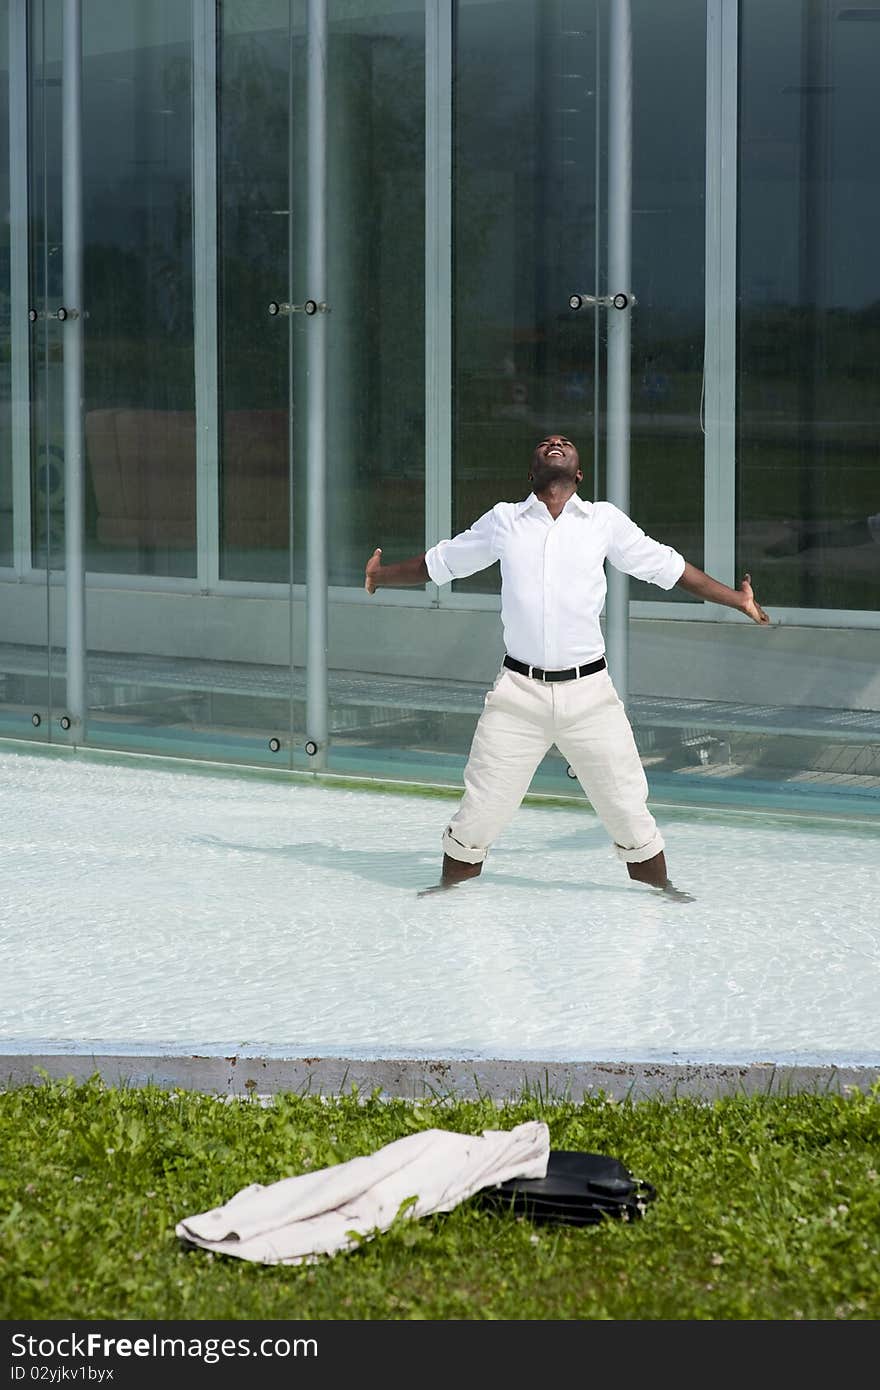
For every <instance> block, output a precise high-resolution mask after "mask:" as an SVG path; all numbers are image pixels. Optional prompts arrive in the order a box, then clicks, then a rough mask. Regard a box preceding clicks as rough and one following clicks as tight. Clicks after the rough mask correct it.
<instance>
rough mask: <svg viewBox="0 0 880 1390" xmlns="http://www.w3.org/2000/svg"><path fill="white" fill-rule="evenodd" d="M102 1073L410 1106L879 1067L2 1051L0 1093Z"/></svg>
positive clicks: (734, 1090) (840, 1081)
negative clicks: (376, 1096)
mask: <svg viewBox="0 0 880 1390" xmlns="http://www.w3.org/2000/svg"><path fill="white" fill-rule="evenodd" d="M95 1077H99V1078H100V1079H101V1080H102V1081H103V1082H104V1084H105V1085H108V1086H112V1087H141V1086H148V1085H152V1086H157V1087H159V1088H160V1089H164V1090H185V1091H204V1092H208V1093H212V1094H216V1095H221V1096H230V1097H232V1096H257V1095H258V1096H265V1095H272V1094H274V1093H276V1092H282V1091H284V1092H299V1093H302V1094H313V1095H324V1096H334V1095H336V1096H338V1095H342V1094H344V1093H345V1094H350V1093H351V1092H352V1089H354V1090H356V1091H357V1092H359V1093H360V1092H362V1093H365V1094H368V1095H369V1094H372V1093H374V1092H375V1091H379V1092H380V1093H381V1094H382V1096H384V1097H388V1098H397V1099H406V1100H416V1101H417V1100H422V1101H427V1100H443V1099H447V1098H448V1099H456V1100H458V1099H479V1098H488V1099H492V1100H494V1101H499V1102H503V1101H511V1100H515V1099H517V1098H519V1097H521V1096H522V1095H523V1094H530V1095H534V1096H539V1097H541V1098H543V1099H545V1100H547V1101H554V1100H570V1101H573V1102H575V1103H577V1102H579V1101H581V1100H584V1099H588V1098H590V1097H591V1096H596V1095H599V1094H602V1095H604V1096H606V1097H608V1098H611V1099H613V1100H615V1101H623V1100H627V1099H629V1100H632V1101H638V1100H646V1099H649V1098H657V1097H662V1098H665V1099H674V1098H682V1099H684V1098H689V1099H700V1100H707V1101H708V1100H714V1099H717V1098H720V1097H722V1096H733V1095H758V1094H772V1095H786V1094H795V1093H804V1092H815V1093H820V1094H824V1093H827V1092H832V1093H836V1094H840V1093H845V1092H847V1091H848V1090H853V1089H858V1090H860V1091H868V1090H869V1089H870V1088H871V1087H872V1086H873V1085H874V1084H875V1083H876V1082H878V1081H880V1062H878V1063H874V1064H865V1065H862V1064H859V1065H849V1064H837V1063H833V1062H829V1063H827V1064H822V1063H806V1064H804V1063H783V1062H770V1061H768V1062H743V1063H723V1062H700V1061H691V1062H686V1061H682V1062H666V1061H644V1062H633V1061H630V1062H615V1061H604V1062H603V1061H592V1062H558V1061H553V1062H549V1061H548V1062H540V1061H516V1060H503V1059H498V1060H492V1059H479V1060H470V1059H446V1058H437V1059H433V1060H430V1059H424V1058H423V1059H414V1058H398V1059H387V1058H377V1059H374V1060H358V1059H354V1058H346V1057H292V1058H271V1057H239V1056H230V1057H216V1056H199V1055H193V1056H174V1055H151V1056H146V1055H144V1056H141V1055H121V1054H110V1053H107V1054H95V1053H73V1052H65V1053H43V1054H40V1053H22V1054H20V1055H14V1054H7V1055H0V1087H2V1088H4V1089H12V1088H13V1087H20V1086H27V1085H33V1084H35V1083H41V1082H45V1081H67V1080H71V1081H73V1082H74V1083H76V1084H80V1083H83V1082H86V1081H88V1080H90V1079H92V1078H95Z"/></svg>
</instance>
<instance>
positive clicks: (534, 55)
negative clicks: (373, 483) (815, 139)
mask: <svg viewBox="0 0 880 1390" xmlns="http://www.w3.org/2000/svg"><path fill="white" fill-rule="evenodd" d="M598 9H599V7H598V6H596V5H592V4H586V5H583V4H577V5H576V4H558V3H554V4H552V5H546V4H542V3H539V0H500V2H499V3H485V0H462V3H461V4H460V5H459V8H458V22H457V25H456V46H455V131H454V199H455V201H454V239H455V256H454V261H453V264H454V305H455V309H454V313H455V318H454V412H455V414H454V435H453V438H454V455H453V458H454V473H453V533H456V532H458V531H463V530H465V529H466V528H467V527H468V526H470V524H471V523H472V522H473V521H474V520H475V519H476V518H477V517H478V516H480V515H482V513H483V512H486V511H488V510H489V508H491V507H492V506H493V505H494V504H495V503H496V502H498V501H503V500H507V501H516V500H518V499H520V498H522V497H526V496H527V495H528V493H529V484H528V481H527V478H528V472H529V464H530V461H531V457H532V452H533V450H534V446H535V444H536V443H537V442H538V440H540V439H541V438H543V436H544V435H545V434H546V433H547V431H548V430H558V431H561V432H562V433H564V434H566V435H567V436H568V437H569V438H570V439H571V440H573V442H574V443H575V444H576V445H577V447H578V451H579V454H580V461H581V466H582V468H583V472H584V481H583V483H582V485H581V492H582V495H583V496H585V497H593V496H594V495H595V493H594V485H595V479H594V443H595V437H596V430H597V402H598V397H597V394H596V387H597V381H596V359H595V350H596V343H595V338H596V331H597V327H598V331H599V333H600V334H604V324H603V323H602V322H601V320H600V322H599V324H598V326H597V324H596V321H595V317H594V311H593V310H582V311H580V312H579V313H575V312H573V311H572V310H570V309H569V308H568V299H569V296H570V295H571V294H573V293H579V292H588V293H591V294H592V293H595V292H596V291H595V288H594V287H595V284H596V280H597V270H596V267H597V256H599V254H600V252H601V247H599V248H597V209H598V201H599V200H598V199H597V192H596V181H597V158H596V134H597V110H598V108H599V106H600V104H601V101H602V92H601V81H600V77H599V71H598V63H599V52H600V38H599V21H598ZM598 235H599V237H600V240H601V237H602V235H603V232H602V230H601V220H600V230H599V233H598ZM600 312H602V313H604V311H600ZM453 587H454V588H455V589H456V590H458V591H465V592H467V591H471V592H479V593H494V592H497V591H498V590H499V588H500V573H499V569H498V566H497V564H496V565H493V566H492V567H491V568H490V569H488V570H484V571H482V572H481V573H480V574H475V575H473V576H471V578H470V579H465V580H461V581H456V583H455V584H454V586H453Z"/></svg>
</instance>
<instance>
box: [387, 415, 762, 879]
mask: <svg viewBox="0 0 880 1390" xmlns="http://www.w3.org/2000/svg"><path fill="white" fill-rule="evenodd" d="M582 479H583V473H582V472H581V469H580V463H579V460H578V452H577V449H576V448H575V446H574V445H573V444H572V442H571V440H570V439H566V438H565V437H564V436H563V435H560V434H550V435H548V436H547V438H546V439H543V440H542V441H541V443H540V444H539V445H538V446H537V448H536V449H535V452H534V456H533V458H532V471H531V472H530V473H529V482H530V483H531V484H532V491H531V493H530V494H529V496H528V497H527V498H526V499H525V501H524V502H498V503H496V505H495V506H494V507H493V508H492V510H491V511H489V512H486V513H485V515H484V516H481V517H480V518H479V520H478V521H475V522H474V524H473V526H471V527H470V529H469V530H467V531H463V532H461V533H460V534H459V535H457V536H454V537H453V538H452V540H446V541H440V542H439V544H438V545H435V546H433V547H432V549H431V550H429V551H427V552H426V553H425V554H423V555H417V556H414V557H413V558H412V559H409V560H403V561H401V562H400V563H399V564H394V565H383V564H382V551H381V550H375V551H374V552H373V554H372V556H371V557H370V559H369V561H368V562H367V566H366V577H365V581H364V587H365V588H366V590H367V592H368V593H370V594H372V593H375V591H376V589H377V588H379V587H380V586H383V585H389V586H396V585H408V584H425V583H427V581H428V580H429V579H432V580H433V581H434V583H435V584H446V583H449V581H450V580H452V579H464V578H466V576H467V575H469V574H475V573H476V572H477V571H478V570H481V569H485V568H486V567H487V566H488V565H491V564H492V563H493V562H494V561H495V560H500V561H501V621H502V625H503V628H504V644H505V648H506V651H507V655H506V656H505V658H504V662H503V665H502V668H501V671H500V672H499V674H498V677H497V679H496V681H495V684H494V686H493V687H492V689H491V690H490V691H489V693H488V695H487V696H486V700H485V705H484V708H483V712H482V714H481V715H480V718H479V721H478V723H477V727H476V730H475V733H474V738H473V742H472V744H471V751H470V756H469V758H468V762H467V766H466V768H465V771H464V786H465V791H464V796H463V797H462V800H461V802H460V804H459V807H458V810H457V811H456V813H455V815H454V816H453V817H452V820H451V821H450V823H449V825H448V826H447V828H446V831H445V834H444V836H443V867H442V871H441V878H440V882H439V883H438V884H437V885H436V887H437V888H452V887H454V886H455V885H456V884H459V883H461V882H463V881H464V880H465V879H468V878H474V877H476V875H477V874H479V873H480V870H481V869H482V867H483V862H484V860H485V858H486V855H487V853H488V850H489V846H490V845H491V844H492V843H493V841H494V840H495V839H496V838H497V837H498V835H499V834H500V832H501V831H502V830H503V828H504V826H505V825H506V824H507V823H508V821H509V820H510V819H511V817H512V816H513V814H514V812H515V811H516V809H517V807H518V806H519V804H520V802H521V801H522V799H523V797H524V796H525V793H526V791H527V790H528V787H529V784H530V782H531V780H532V776H533V774H534V772H535V770H536V768H537V767H538V764H539V763H540V762H541V760H542V758H543V757H544V755H545V753H546V752H547V750H548V749H549V748H550V747H551V746H552V745H553V744H555V745H556V747H557V748H558V749H559V751H560V752H561V753H562V754H563V756H564V757H565V758H566V759H567V760H568V762H569V764H570V766H571V768H572V770H573V771H574V773H575V774H576V776H577V778H578V781H579V782H580V784H581V786H582V787H583V789H584V791H585V792H586V795H587V797H588V799H589V801H590V803H591V804H592V806H593V809H594V810H595V811H596V814H597V815H598V816H599V817H600V819H601V820H602V823H603V825H604V826H605V828H606V830H607V831H608V833H609V835H610V836H611V839H612V840H613V842H614V846H615V849H616V851H617V854H618V856H619V858H620V859H622V860H623V862H624V863H625V864H626V867H627V871H628V873H629V876H630V878H632V879H635V880H636V881H637V882H639V883H645V884H648V885H649V886H650V887H652V888H657V889H660V890H661V891H662V892H663V893H665V894H667V895H668V896H669V897H671V898H674V899H677V900H679V901H687V902H690V901H693V899H692V898H691V896H690V895H689V894H687V893H682V892H680V891H679V890H678V889H677V888H676V887H675V886H674V885H673V884H672V883H671V882H670V879H669V875H668V873H667V870H666V858H665V855H664V842H663V839H662V837H661V835H660V832H659V831H658V829H657V825H656V823H655V821H654V818H653V816H652V815H651V813H650V811H649V810H648V807H647V797H648V784H647V781H646V779H645V773H644V769H643V768H642V763H641V759H640V758H639V755H638V751H637V749H636V744H635V739H634V737H633V732H632V729H631V727H630V723H629V720H628V719H627V717H626V714H625V712H624V707H623V704H622V702H621V700H620V699H619V698H618V696H617V692H616V691H615V689H614V686H613V685H612V683H611V680H610V678H609V676H608V671H607V669H606V664H605V657H604V643H603V640H602V630H601V627H600V625H599V615H600V613H601V611H602V607H603V605H604V602H605V592H606V583H605V571H604V561H605V559H606V557H607V558H608V559H609V560H610V561H611V563H612V564H613V565H614V566H615V567H616V568H617V569H620V570H623V571H624V573H626V574H631V575H634V576H635V578H637V579H645V580H648V581H650V582H651V583H653V584H657V585H659V587H660V588H661V589H671V588H673V586H674V585H676V584H678V585H679V586H680V588H682V589H686V590H687V592H688V593H690V594H694V595H696V597H697V598H701V599H707V600H709V601H710V602H712V603H721V604H724V605H726V606H727V607H728V608H736V609H738V610H739V611H740V612H741V613H744V614H745V615H746V617H748V618H751V619H752V621H753V622H756V623H768V622H769V621H770V619H769V618H768V617H767V614H766V613H765V612H764V610H763V609H762V608H761V607H760V606H759V605H758V603H757V602H756V601H755V596H754V594H753V592H752V585H751V577H750V576H749V575H748V574H747V575H746V576H745V578H744V579H743V581H742V583H741V584H740V586H739V588H738V589H731V588H729V587H728V586H727V585H726V584H721V583H719V581H718V580H717V579H712V578H711V577H710V576H709V575H708V574H705V573H704V572H703V571H702V570H700V569H697V568H696V566H694V565H691V564H689V563H688V561H686V560H685V559H684V557H683V556H682V555H679V554H678V552H677V551H675V550H673V549H672V548H671V547H670V546H666V545H660V544H659V543H658V542H657V541H655V540H652V539H651V538H650V537H649V536H646V535H645V533H644V532H643V531H641V530H640V529H639V527H638V526H636V524H635V522H633V521H631V520H630V518H629V517H628V516H626V514H625V513H624V512H622V511H620V510H619V508H617V507H614V506H612V505H611V503H610V502H595V503H593V502H585V501H583V500H582V499H581V498H580V497H578V495H577V487H578V484H579V483H580V482H581V480H582ZM428 891H435V890H428Z"/></svg>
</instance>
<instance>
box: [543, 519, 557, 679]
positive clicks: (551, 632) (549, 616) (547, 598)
mask: <svg viewBox="0 0 880 1390" xmlns="http://www.w3.org/2000/svg"><path fill="white" fill-rule="evenodd" d="M555 538H556V532H555V530H554V528H553V526H548V528H547V538H546V540H545V542H544V585H543V593H542V596H541V597H542V602H543V605H544V614H543V617H544V624H543V625H544V656H543V661H544V666H545V668H546V669H552V666H553V659H552V655H551V653H552V650H553V647H554V646H555V639H556V632H555V627H554V622H553V589H554V584H555V578H556V544H555Z"/></svg>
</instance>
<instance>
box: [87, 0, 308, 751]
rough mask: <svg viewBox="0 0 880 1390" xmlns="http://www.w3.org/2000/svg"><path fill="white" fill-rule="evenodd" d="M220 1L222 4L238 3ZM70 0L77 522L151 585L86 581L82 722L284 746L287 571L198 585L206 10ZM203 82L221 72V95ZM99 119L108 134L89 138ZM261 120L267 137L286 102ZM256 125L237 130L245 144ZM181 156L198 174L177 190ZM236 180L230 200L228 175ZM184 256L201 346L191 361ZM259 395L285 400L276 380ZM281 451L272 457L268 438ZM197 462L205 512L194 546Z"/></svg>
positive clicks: (163, 738) (236, 303) (209, 404)
mask: <svg viewBox="0 0 880 1390" xmlns="http://www.w3.org/2000/svg"><path fill="white" fill-rule="evenodd" d="M233 8H234V9H235V12H236V14H237V15H238V16H239V18H241V17H242V16H241V10H240V7H233ZM251 8H253V7H248V10H249V11H250V9H251ZM274 8H275V11H276V12H280V17H279V18H278V23H277V30H276V32H274V33H273V34H272V35H271V37H272V51H273V52H276V51H277V52H278V53H280V55H281V56H280V62H281V64H282V76H283V90H284V92H285V93H286V90H287V71H286V55H287V52H288V48H289V44H288V31H287V23H288V14H287V11H288V6H287V3H286V0H285V3H283V4H279V5H276V6H275V7H274ZM85 9H86V22H85V24H84V33H83V45H84V52H85V57H84V64H83V68H84V77H85V111H86V115H85V127H86V133H85V141H84V143H85V148H86V151H87V153H86V167H85V171H84V175H85V190H86V197H85V220H86V238H85V245H86V285H87V295H90V296H91V298H89V299H88V303H89V309H90V319H89V324H88V332H87V335H86V387H87V393H88V395H89V400H88V402H87V413H86V417H85V429H86V443H87V447H88V456H89V464H90V473H91V480H92V483H93V493H92V495H91V498H90V502H91V505H92V508H93V511H92V513H91V515H92V517H93V518H94V519H95V523H96V524H95V525H94V527H93V529H92V531H91V536H92V541H93V545H92V557H93V559H94V561H95V564H94V566H93V568H103V569H113V570H115V571H116V572H119V571H123V572H125V573H126V574H128V573H131V574H132V575H134V576H146V575H150V576H156V577H157V579H158V582H155V587H154V586H153V584H152V583H145V582H144V580H143V578H141V580H140V582H138V581H137V579H133V580H129V581H128V582H126V580H125V579H123V580H121V581H120V582H119V584H118V585H116V586H113V587H111V586H109V585H108V584H106V583H105V584H103V585H99V584H97V583H93V584H92V585H91V587H90V591H89V626H88V635H89V647H90V660H89V686H90V702H91V710H90V720H89V741H90V742H91V743H95V744H99V745H102V746H112V747H120V746H121V747H124V748H135V749H137V748H144V749H148V750H149V751H152V752H167V753H173V754H179V755H181V756H185V757H196V758H207V759H211V760H218V761H224V762H246V763H254V764H268V765H275V764H277V765H284V766H288V765H289V763H288V760H287V759H286V758H285V756H284V755H283V754H282V753H281V745H282V740H283V739H284V738H285V736H286V734H287V733H288V729H289V723H290V604H289V589H288V588H287V587H286V586H284V587H282V588H281V590H280V592H279V595H278V598H277V599H264V600H261V601H260V604H259V620H258V621H256V622H255V621H254V612H255V607H254V601H253V600H252V599H250V600H249V599H241V600H238V599H236V598H235V597H233V596H226V595H218V594H217V593H216V591H215V590H216V585H215V584H214V583H213V581H214V578H215V573H214V569H215V567H216V556H217V537H216V532H215V531H214V529H213V527H211V524H210V517H211V515H212V499H213V489H214V486H215V482H216V476H215V475H214V472H213V470H214V469H215V468H216V459H215V458H214V457H212V456H211V455H210V451H209V450H208V448H207V447H206V448H205V454H206V458H205V460H204V462H205V468H204V473H203V475H197V457H196V453H197V429H196V413H195V411H196V379H197V377H196V373H197V371H198V373H199V379H200V380H201V382H202V389H203V396H202V401H203V407H202V408H203V410H204V414H203V416H202V418H200V420H199V429H200V432H201V433H200V435H199V438H201V439H202V440H205V439H206V438H207V439H210V438H211V437H212V425H213V423H214V422H213V421H212V420H211V419H210V415H209V412H210V411H212V409H213V399H214V397H213V387H214V382H213V380H212V373H213V361H214V358H213V350H214V346H215V344H214V342H213V341H212V340H211V336H210V335H211V324H212V311H213V308H214V307H215V306H214V304H213V302H212V300H213V296H214V292H215V290H214V279H213V276H214V266H215V254H216V245H215V244H214V242H213V235H214V232H213V216H212V213H213V168H212V164H211V150H210V147H209V146H208V145H207V144H199V146H197V147H196V146H194V143H193V131H194V130H196V131H197V132H198V133H199V134H198V139H199V140H202V139H203V137H204V135H205V134H206V133H207V132H208V131H209V129H210V123H211V121H212V120H213V119H214V117H215V113H216V110H217V98H218V93H217V91H216V90H215V88H214V85H213V77H212V75H211V72H210V69H211V68H212V67H213V60H212V50H214V49H215V48H216V50H217V56H218V64H219V67H220V70H221V71H222V64H223V61H224V56H225V44H224V39H225V35H220V42H219V44H218V43H216V42H215V35H214V32H213V28H210V29H209V30H208V31H206V28H205V26H206V25H210V26H212V25H213V19H214V10H213V7H212V6H209V5H204V4H199V5H198V6H195V5H193V4H184V5H182V4H180V3H179V0H161V3H156V4H151V5H149V6H145V5H143V4H140V3H138V0H125V3H124V4H120V3H118V0H112V3H111V0H107V3H97V2H96V0H95V2H94V3H90V4H89V5H88V6H87V7H85ZM217 13H219V9H218V11H217ZM258 18H259V16H258ZM196 43H197V44H198V48H197V49H196V48H195V47H194V45H195V44H196ZM223 96H224V91H223V89H222V86H221V90H220V106H221V109H222V99H223ZM252 96H253V100H254V109H253V111H252V113H251V116H250V119H251V122H252V124H251V125H250V126H248V127H247V131H246V133H248V132H249V133H250V134H251V135H253V130H254V125H253V122H254V121H258V120H261V119H262V118H263V116H266V117H267V118H268V119H271V115H272V108H271V105H270V106H269V108H268V110H266V108H265V107H264V103H263V100H262V94H261V93H259V92H258V93H256V94H253V93H252ZM285 114H286V108H285ZM104 128H106V129H108V130H109V131H110V134H109V135H108V136H107V137H106V139H105V140H104V142H103V144H102V143H101V140H100V132H101V130H102V129H104ZM264 134H265V132H264ZM275 134H276V135H277V137H278V140H280V141H281V143H282V145H283V147H284V148H286V140H287V128H286V122H282V124H281V126H280V127H279V128H278V129H277V130H276V131H275ZM263 142H264V139H263V137H261V139H260V141H256V139H255V145H256V144H262V143H263ZM267 143H271V142H267ZM197 175H198V178H199V180H200V182H199V185H198V186H200V187H202V188H203V189H204V190H206V192H205V195H204V200H203V201H202V202H201V203H200V205H199V206H195V207H194V196H193V195H194V188H195V187H196V186H197V184H196V179H197ZM114 181H115V182H114ZM238 192H240V193H241V194H242V198H243V206H244V205H245V204H246V202H247V198H246V190H245V189H239V190H238ZM111 202H115V203H116V206H115V208H113V209H112V210H111V209H110V208H109V206H108V204H109V203H111ZM196 266H198V268H199V270H198V285H200V286H201V290H200V293H201V299H200V300H199V301H198V303H199V306H200V308H199V312H200V313H201V314H202V319H201V338H200V343H201V345H202V350H203V351H204V353H205V357H204V359H201V360H200V361H199V362H198V363H197V362H196V361H195V355H194V324H195V314H196V308H197V305H196V299H195V297H194V296H195V291H196V283H197V280H196V274H195V268H196ZM265 298H266V296H264V295H262V294H261V295H260V296H259V301H257V302H252V303H249V302H248V301H247V299H246V297H245V296H244V294H243V293H239V294H237V296H236V297H234V299H233V301H232V303H231V305H230V306H229V308H228V311H227V312H228V314H229V315H230V316H234V318H239V317H240V318H241V319H242V320H245V318H246V317H249V318H250V319H251V321H255V322H257V323H259V324H260V327H261V328H262V326H263V324H264V323H265V322H266V321H267V319H266V313H265V303H264V302H263V301H264V299H265ZM96 319H97V320H98V322H97V323H96V322H95V320H96ZM275 350H276V353H277V360H278V364H279V366H278V370H277V371H276V376H280V377H281V378H282V379H283V380H286V362H287V346H286V340H284V339H282V340H281V343H280V346H279V344H278V340H277V339H276V345H275ZM277 405H278V408H279V409H280V410H281V411H282V412H283V414H284V418H285V419H286V397H285V398H284V399H282V400H281V401H280V402H278V403H277ZM253 418H254V417H253V415H252V416H250V417H249V420H250V422H251V423H252V421H253ZM239 424H241V421H239ZM240 433H241V431H240ZM282 439H284V440H286V430H285V431H282ZM260 443H261V436H260V434H259V432H258V431H252V432H251V433H250V434H249V435H248V437H246V438H240V439H239V445H238V447H239V448H240V450H241V452H242V454H243V455H244V453H246V451H247V450H248V448H249V447H250V448H251V449H252V450H253V452H254V453H256V452H257V449H258V447H259V445H260ZM285 452H286V451H285ZM284 468H285V472H284V475H283V476H284V477H286V457H285V463H284ZM197 476H198V487H199V489H201V491H200V493H199V500H200V502H201V508H200V514H201V515H202V516H203V517H204V518H205V533H204V535H203V537H202V554H201V564H200V565H199V564H197V558H198V557H197V552H196V517H197V508H196V504H197ZM254 491H256V489H255V488H254ZM248 501H249V495H248V492H247V490H246V491H245V495H244V497H242V496H241V495H239V496H238V498H237V505H238V506H239V507H240V508H241V515H242V517H246V516H247V504H248ZM283 515H284V516H285V517H286V506H284V507H283ZM284 533H285V535H286V520H285V522H284ZM197 574H198V575H199V577H200V578H201V577H202V576H204V577H205V583H204V587H203V589H202V591H200V592H194V590H193V586H192V584H191V583H189V584H186V583H183V582H181V581H185V580H186V579H188V578H189V577H193V576H196V575H197Z"/></svg>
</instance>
